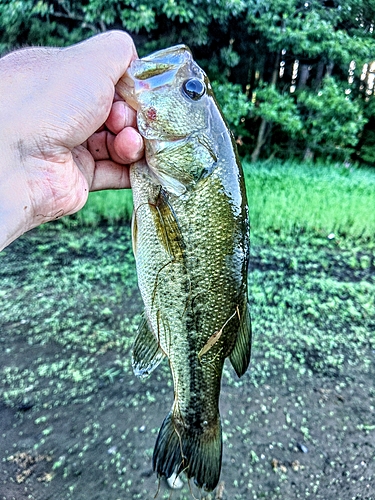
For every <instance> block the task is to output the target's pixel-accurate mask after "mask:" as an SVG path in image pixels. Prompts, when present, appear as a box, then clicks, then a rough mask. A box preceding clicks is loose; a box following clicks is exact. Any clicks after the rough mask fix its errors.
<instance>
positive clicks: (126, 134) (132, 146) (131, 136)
mask: <svg viewBox="0 0 375 500" xmlns="http://www.w3.org/2000/svg"><path fill="white" fill-rule="evenodd" d="M107 144H108V150H109V152H110V154H111V156H112V155H113V156H115V157H117V158H121V159H122V161H123V162H124V163H133V162H135V161H138V160H140V159H141V158H142V157H143V155H144V143H143V139H142V136H141V135H140V134H139V133H138V132H137V131H136V130H135V129H134V128H132V127H126V128H124V129H123V130H122V131H121V132H120V133H119V134H117V135H116V136H115V138H114V141H113V144H112V141H111V140H110V141H108V140H107ZM112 146H113V149H112ZM113 156H112V157H113Z"/></svg>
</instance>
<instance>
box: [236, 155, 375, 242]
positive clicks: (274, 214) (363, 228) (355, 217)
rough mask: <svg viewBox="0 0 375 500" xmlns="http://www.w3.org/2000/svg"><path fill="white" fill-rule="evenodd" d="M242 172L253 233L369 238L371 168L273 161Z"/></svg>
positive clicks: (373, 214)
mask: <svg viewBox="0 0 375 500" xmlns="http://www.w3.org/2000/svg"><path fill="white" fill-rule="evenodd" d="M244 170H245V176H246V185H247V190H248V197H249V207H250V218H251V226H252V228H253V229H255V230H256V231H261V232H263V231H270V230H271V231H279V232H282V233H285V234H295V233H300V232H311V231H313V232H315V233H318V234H321V235H323V236H327V235H328V234H330V233H334V234H335V235H336V236H347V237H351V238H364V239H373V238H374V235H375V170H370V169H363V170H362V169H361V170H354V169H353V170H350V169H347V168H344V167H342V166H340V167H335V166H327V165H324V166H316V165H310V164H305V165H304V164H293V163H289V164H282V163H279V162H274V163H266V162H265V163H258V164H255V165H252V164H245V165H244Z"/></svg>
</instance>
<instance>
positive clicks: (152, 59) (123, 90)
mask: <svg viewBox="0 0 375 500" xmlns="http://www.w3.org/2000/svg"><path fill="white" fill-rule="evenodd" d="M187 64H189V68H190V69H193V73H195V72H197V74H198V73H200V72H201V70H200V69H199V67H198V66H197V65H195V63H194V62H193V58H192V54H191V52H190V49H189V48H188V47H187V46H186V45H176V46H174V47H168V48H167V49H162V50H158V51H157V52H154V53H153V54H150V55H149V56H147V57H144V58H143V59H135V60H134V61H132V63H131V65H130V67H129V69H128V70H127V72H126V73H125V74H124V75H123V76H122V77H121V78H120V80H119V81H118V83H117V85H116V92H117V93H118V95H119V96H120V97H121V98H122V99H124V100H125V101H126V102H127V103H128V104H129V106H131V107H132V108H133V109H135V110H136V111H137V110H138V109H139V103H138V98H137V96H138V95H139V94H141V93H142V91H144V90H155V89H157V88H162V87H165V86H168V85H170V84H171V83H172V82H173V81H174V79H175V77H176V74H177V72H178V71H180V69H181V68H183V67H186V65H187ZM195 66H196V71H194V69H195Z"/></svg>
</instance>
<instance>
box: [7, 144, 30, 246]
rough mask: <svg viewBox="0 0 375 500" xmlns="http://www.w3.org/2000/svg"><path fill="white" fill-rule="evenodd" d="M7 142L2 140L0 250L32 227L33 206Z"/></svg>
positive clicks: (14, 155) (13, 153) (20, 170)
mask: <svg viewBox="0 0 375 500" xmlns="http://www.w3.org/2000/svg"><path fill="white" fill-rule="evenodd" d="M3 139H4V137H3ZM5 142H6V140H3V141H1V140H0V147H1V159H0V250H2V249H3V248H5V247H6V246H7V245H9V244H10V243H11V242H12V241H14V240H15V239H16V238H18V237H19V236H21V234H23V233H24V232H25V231H28V230H29V229H31V227H32V221H31V220H30V219H31V214H32V207H31V206H30V201H29V198H28V194H27V193H26V192H25V188H24V183H23V182H21V176H22V169H21V168H20V165H19V164H18V165H17V163H18V162H17V159H16V157H17V155H16V154H15V152H14V151H13V150H12V148H11V145H10V144H5Z"/></svg>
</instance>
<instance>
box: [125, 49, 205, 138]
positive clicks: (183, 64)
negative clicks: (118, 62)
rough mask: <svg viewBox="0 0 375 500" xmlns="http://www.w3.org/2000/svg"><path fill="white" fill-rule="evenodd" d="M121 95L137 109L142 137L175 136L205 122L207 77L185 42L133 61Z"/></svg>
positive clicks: (182, 135) (184, 133) (203, 125)
mask: <svg viewBox="0 0 375 500" xmlns="http://www.w3.org/2000/svg"><path fill="white" fill-rule="evenodd" d="M123 83H124V84H125V85H123V86H122V89H123V92H122V96H123V97H124V98H125V100H126V101H127V102H128V104H130V106H132V107H133V108H134V109H135V110H136V111H137V122H138V129H139V131H140V133H141V135H142V136H143V137H144V138H145V139H149V140H153V139H157V140H165V141H170V140H178V139H181V138H184V137H187V136H188V135H190V134H191V133H194V132H197V131H199V130H200V129H203V128H204V127H205V126H206V125H207V116H206V115H207V113H206V103H205V101H206V99H205V98H206V97H207V90H208V88H207V87H208V86H209V81H208V78H207V76H206V74H205V73H204V71H203V70H202V69H201V68H200V67H199V66H198V65H197V64H196V62H195V61H194V60H193V58H192V54H191V52H190V50H189V49H188V47H186V46H185V45H177V46H175V47H170V48H167V49H164V50H159V51H158V52H155V53H153V54H151V55H149V56H147V57H145V58H143V59H137V60H135V61H133V62H132V64H131V66H130V68H129V70H128V71H127V73H126V74H125V77H124V78H123Z"/></svg>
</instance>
